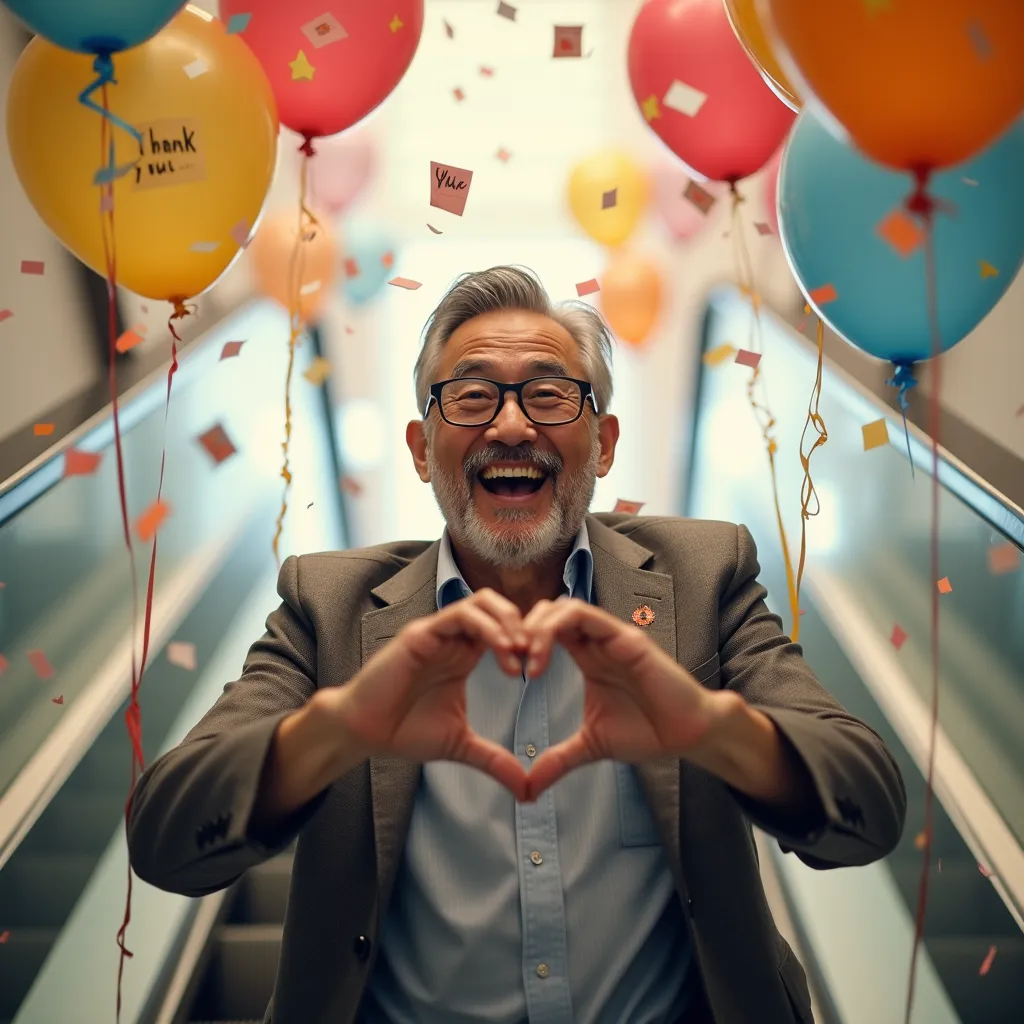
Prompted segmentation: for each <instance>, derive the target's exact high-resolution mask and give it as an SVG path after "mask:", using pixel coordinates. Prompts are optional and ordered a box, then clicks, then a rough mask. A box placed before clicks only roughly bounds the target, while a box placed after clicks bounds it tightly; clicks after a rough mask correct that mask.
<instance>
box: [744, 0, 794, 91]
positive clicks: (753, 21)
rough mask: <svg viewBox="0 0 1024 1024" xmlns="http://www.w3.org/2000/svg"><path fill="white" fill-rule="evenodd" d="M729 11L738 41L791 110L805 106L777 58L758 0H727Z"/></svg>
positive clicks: (766, 80) (769, 84)
mask: <svg viewBox="0 0 1024 1024" xmlns="http://www.w3.org/2000/svg"><path fill="white" fill-rule="evenodd" d="M725 12H726V14H728V15H729V21H730V23H731V24H732V29H733V31H734V32H735V33H736V38H737V39H739V41H740V42H741V43H742V44H743V49H744V50H746V51H747V56H748V57H749V58H750V59H751V60H752V61H753V62H754V64H755V66H756V67H757V70H758V71H760V72H761V77H762V78H763V79H764V80H765V82H767V83H768V86H769V87H770V88H771V90H772V92H774V93H775V95H776V96H778V97H779V99H780V100H782V102H783V103H785V104H786V106H787V107H789V108H790V109H791V110H799V109H800V108H801V106H803V104H802V103H801V101H800V97H799V96H797V94H796V90H795V89H794V88H793V86H792V85H791V84H790V82H789V79H788V78H787V77H786V73H785V71H783V70H782V66H781V65H780V64H779V62H778V60H777V59H776V57H775V53H774V51H773V50H772V46H771V43H770V42H769V41H768V33H767V32H766V31H765V27H764V25H763V23H762V22H761V18H760V16H759V15H758V13H757V0H725Z"/></svg>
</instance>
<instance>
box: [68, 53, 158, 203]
mask: <svg viewBox="0 0 1024 1024" xmlns="http://www.w3.org/2000/svg"><path fill="white" fill-rule="evenodd" d="M92 69H93V71H95V72H96V81H94V82H91V83H90V84H89V85H87V86H86V87H85V88H84V89H83V90H82V91H81V92H80V93H79V94H78V102H79V103H81V104H82V106H83V107H88V108H89V109H90V110H94V111H95V112H96V113H97V114H99V115H100V117H102V118H103V124H104V126H106V125H108V124H109V125H112V126H113V127H115V128H119V129H120V130H121V131H123V132H127V133H128V134H129V135H130V136H131V137H132V138H133V139H134V140H135V143H136V145H137V146H138V147H139V151H140V152H141V151H142V135H141V133H140V132H139V131H138V130H136V129H135V128H133V127H132V126H131V125H130V124H128V122H127V121H123V120H121V118H119V117H118V116H117V114H114V113H112V112H111V110H110V104H109V103H108V102H107V86H108V85H117V79H116V78H114V61H113V59H112V57H111V55H110V54H109V53H101V54H99V55H98V56H97V57H96V59H95V60H94V61H93V65H92ZM99 90H102V94H103V105H102V106H101V105H100V104H99V103H97V102H96V101H95V100H94V99H93V98H92V97H93V94H94V93H95V92H97V91H99ZM100 159H101V160H104V159H105V160H106V161H107V163H106V164H105V165H103V166H101V167H100V169H99V170H98V171H97V172H96V174H95V175H94V176H93V179H92V183H93V184H94V185H109V184H110V183H111V182H112V181H115V180H116V179H117V178H120V177H122V176H123V175H125V174H127V173H128V172H129V171H130V170H131V169H132V168H133V167H134V166H135V164H136V163H137V162H138V161H137V160H133V161H132V162H131V163H128V164H123V165H122V166H120V167H118V166H117V165H116V164H115V162H114V140H113V139H110V144H109V146H108V145H107V143H106V141H104V144H103V147H102V149H101V154H100Z"/></svg>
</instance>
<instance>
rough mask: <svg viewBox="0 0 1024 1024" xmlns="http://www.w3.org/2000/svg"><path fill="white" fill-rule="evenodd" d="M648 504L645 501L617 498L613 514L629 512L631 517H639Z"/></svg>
mask: <svg viewBox="0 0 1024 1024" xmlns="http://www.w3.org/2000/svg"><path fill="white" fill-rule="evenodd" d="M645 504H646V502H643V501H628V500H627V499H626V498H617V499H616V500H615V508H613V509H612V511H613V512H628V513H629V514H630V515H631V516H635V515H639V514H640V509H642V508H643V507H644V505H645Z"/></svg>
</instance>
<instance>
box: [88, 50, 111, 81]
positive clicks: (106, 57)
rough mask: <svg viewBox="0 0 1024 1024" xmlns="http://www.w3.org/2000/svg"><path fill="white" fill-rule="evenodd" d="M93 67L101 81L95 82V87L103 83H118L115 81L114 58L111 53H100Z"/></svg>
mask: <svg viewBox="0 0 1024 1024" xmlns="http://www.w3.org/2000/svg"><path fill="white" fill-rule="evenodd" d="M92 69H93V71H95V72H96V74H97V75H99V81H97V82H94V83H93V87H94V88H98V87H99V86H101V85H117V82H115V81H114V58H113V57H111V55H110V54H109V53H100V54H97V55H96V59H95V60H94V61H93V62H92Z"/></svg>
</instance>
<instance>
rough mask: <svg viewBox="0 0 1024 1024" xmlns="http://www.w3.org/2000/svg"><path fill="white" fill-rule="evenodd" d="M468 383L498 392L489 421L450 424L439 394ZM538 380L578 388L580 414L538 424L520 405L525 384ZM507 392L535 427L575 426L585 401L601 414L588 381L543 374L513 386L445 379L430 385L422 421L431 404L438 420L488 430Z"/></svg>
mask: <svg viewBox="0 0 1024 1024" xmlns="http://www.w3.org/2000/svg"><path fill="white" fill-rule="evenodd" d="M467 380H479V381H483V383H485V384H493V385H494V386H495V387H496V388H497V389H498V404H497V405H496V406H495V409H494V412H493V414H492V415H491V418H490V419H489V420H487V421H486V422H484V423H452V421H451V420H450V419H448V417H447V416H445V414H444V410H443V409H442V408H441V391H442V390H443V389H444V387H445V385H446V384H454V383H455V382H456V381H467ZM537 380H567V381H569V382H570V383H572V384H575V385H576V386H577V387H578V388H579V389H580V408H579V412H577V413H576V415H575V416H573V418H572V419H571V420H562V421H561V422H560V423H538V422H537V421H536V420H535V419H534V418H533V417H532V416H531V415H530V414H529V413H528V412H527V411H526V406H525V405H524V403H523V388H525V387H526V385H527V384H532V383H533V382H534V381H537ZM509 391H513V392H515V396H516V401H517V402H518V404H519V410H520V412H522V414H523V415H524V416H525V417H526V418H527V419H528V420H529V421H530V422H531V423H532V424H533V425H534V426H535V427H566V426H568V425H569V424H570V423H575V422H576V421H577V420H578V419H579V418H580V417H581V416H582V415H583V410H584V409H586V407H587V400H588V399H589V400H590V404H591V406H592V408H593V410H594V415H595V416H599V415H600V411H599V410H598V408H597V397H596V396H595V395H594V386H593V385H592V384H591V383H590V381H588V380H578V379H577V378H576V377H566V376H563V375H562V374H558V373H542V374H541V375H540V376H539V377H530V378H529V379H528V380H521V381H518V382H517V383H515V384H505V383H503V382H502V381H500V380H491V379H490V378H489V377H449V378H448V380H441V381H438V382H437V383H436V384H431V385H430V393H429V394H428V396H427V407H426V409H424V410H423V418H424V419H426V418H427V417H428V416H429V415H430V406H431V405H432V404H434V405H436V406H437V411H438V412H439V413H440V415H441V419H442V420H444V422H445V423H447V424H448V425H449V426H452V427H469V428H470V429H472V430H478V429H479V428H480V427H489V426H490V425H491V424H492V423H493V422H494V421H495V420H496V419H497V418H498V413H500V412H501V410H502V409H503V408H504V406H505V395H506V394H508V392H509Z"/></svg>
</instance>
